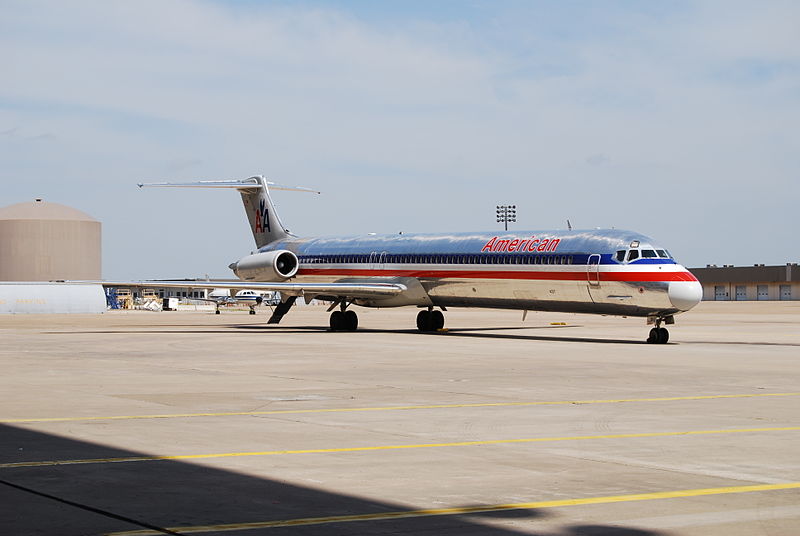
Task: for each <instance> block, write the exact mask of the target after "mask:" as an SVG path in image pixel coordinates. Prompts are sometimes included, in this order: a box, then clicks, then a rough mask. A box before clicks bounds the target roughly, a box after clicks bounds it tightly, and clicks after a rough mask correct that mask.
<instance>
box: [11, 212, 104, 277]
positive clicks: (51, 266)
mask: <svg viewBox="0 0 800 536" xmlns="http://www.w3.org/2000/svg"><path fill="white" fill-rule="evenodd" d="M100 236H101V230H100V222H99V221H97V220H95V219H94V218H92V217H91V216H89V215H88V214H85V213H83V212H81V211H80V210H76V209H74V208H70V207H67V206H65V205H59V204H58V203H48V202H45V201H42V200H41V199H37V200H36V201H34V202H33V203H19V204H17V205H11V206H8V207H5V208H0V281H51V280H54V279H73V280H75V279H78V280H87V279H91V280H97V279H100Z"/></svg>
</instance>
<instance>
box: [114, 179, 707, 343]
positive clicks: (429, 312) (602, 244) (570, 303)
mask: <svg viewBox="0 0 800 536" xmlns="http://www.w3.org/2000/svg"><path fill="white" fill-rule="evenodd" d="M138 186H139V187H140V188H142V187H188V188H230V189H235V190H237V191H238V192H239V193H240V195H241V197H242V202H243V204H244V208H245V212H246V214H247V218H248V221H249V223H250V227H251V230H252V233H253V238H254V239H255V243H256V247H257V248H258V249H257V250H256V251H253V252H251V253H250V254H249V255H246V256H244V257H242V258H241V259H239V260H238V261H236V262H233V263H231V264H230V265H229V268H230V269H231V270H233V272H234V274H235V275H236V276H237V277H238V278H239V279H240V280H241V281H242V283H225V284H226V286H228V287H230V288H232V289H244V288H247V289H253V290H258V291H265V290H271V291H279V292H280V293H281V299H282V301H281V303H280V304H279V305H278V306H277V307H276V308H275V310H274V312H273V314H272V316H271V317H270V319H269V321H268V323H269V324H277V323H279V322H280V321H281V319H282V318H283V316H284V315H286V314H287V313H288V312H289V310H290V309H291V308H292V306H293V305H294V303H295V300H296V299H297V298H298V297H300V296H302V297H304V298H305V300H306V302H309V301H311V299H314V298H318V299H321V300H327V301H332V302H333V304H332V305H331V306H330V308H329V309H328V311H329V312H331V315H330V320H329V326H330V330H331V331H355V330H356V329H357V328H358V316H357V313H356V312H355V311H354V310H353V309H352V307H353V306H360V307H402V306H416V307H418V308H420V311H419V313H418V314H417V318H416V325H417V329H418V330H419V331H421V332H434V331H437V330H442V329H443V328H444V323H445V319H444V314H443V312H446V311H447V310H448V308H450V307H485V308H497V309H516V310H521V311H523V320H524V318H525V315H526V314H527V312H528V311H549V312H569V313H588V314H600V315H618V316H633V317H644V318H646V319H647V325H652V326H653V327H652V328H651V329H650V332H649V334H648V337H647V342H648V343H652V344H666V343H667V342H668V341H669V332H668V330H667V328H665V327H663V326H664V325H670V324H674V322H675V315H677V314H679V313H682V312H685V311H689V310H690V309H692V308H693V307H694V306H695V305H697V304H698V303H699V302H700V300H701V298H702V287H701V285H700V283H699V282H698V280H697V278H695V277H694V276H693V275H692V274H691V273H690V272H689V271H688V270H687V269H686V268H684V267H683V266H682V265H680V264H678V263H677V262H676V261H675V259H674V258H673V257H672V255H670V253H669V252H668V251H667V250H666V249H665V248H663V247H661V246H660V245H659V244H658V243H656V242H655V241H653V240H652V239H651V238H649V237H647V236H645V235H642V234H639V233H635V232H632V231H624V230H617V229H594V230H573V229H569V230H567V231H563V230H537V231H504V232H502V233H497V232H489V233H486V232H457V233H440V234H389V235H376V234H367V235H360V236H322V237H315V238H301V237H298V236H295V235H293V234H291V233H290V232H289V231H288V230H287V229H286V228H285V227H284V225H283V224H282V223H281V220H280V219H279V218H278V215H277V213H276V211H275V207H274V205H273V203H272V198H271V196H270V191H271V190H293V191H304V192H315V191H314V190H311V189H308V188H301V187H287V186H280V185H277V184H274V183H272V182H269V181H267V180H266V178H265V177H264V176H263V175H256V176H252V177H249V178H246V179H237V180H217V181H196V182H188V183H164V182H162V183H148V184H144V183H140V184H139V185H138ZM315 193H319V192H315ZM104 284H105V285H106V286H112V284H111V283H110V282H105V283H104ZM143 284H144V283H143ZM146 284H148V285H156V284H158V285H159V286H174V287H193V288H212V287H213V284H211V283H208V284H205V285H204V284H202V283H198V282H193V281H184V282H174V281H170V282H153V281H149V282H147V283H146Z"/></svg>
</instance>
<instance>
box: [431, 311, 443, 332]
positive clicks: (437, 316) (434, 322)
mask: <svg viewBox="0 0 800 536" xmlns="http://www.w3.org/2000/svg"><path fill="white" fill-rule="evenodd" d="M431 327H432V329H431V331H439V330H440V329H442V328H443V327H444V315H443V314H442V312H441V311H431Z"/></svg>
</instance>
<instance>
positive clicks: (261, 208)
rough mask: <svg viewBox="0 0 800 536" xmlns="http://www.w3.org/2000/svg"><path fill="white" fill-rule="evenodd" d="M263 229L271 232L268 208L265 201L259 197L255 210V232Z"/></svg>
mask: <svg viewBox="0 0 800 536" xmlns="http://www.w3.org/2000/svg"><path fill="white" fill-rule="evenodd" d="M264 231H266V232H268V233H271V232H272V230H271V229H270V227H269V209H268V208H267V203H266V202H265V201H264V200H263V199H261V200H260V201H259V204H258V210H256V232H257V233H263V232H264Z"/></svg>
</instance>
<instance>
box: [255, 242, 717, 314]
mask: <svg viewBox="0 0 800 536" xmlns="http://www.w3.org/2000/svg"><path fill="white" fill-rule="evenodd" d="M275 250H288V251H291V252H293V253H294V254H295V255H297V258H298V260H299V270H298V271H297V275H296V280H297V281H306V282H336V281H347V282H358V281H372V282H374V281H396V282H401V283H403V284H405V285H406V286H409V292H407V293H404V294H403V295H401V296H397V297H392V298H383V299H360V300H356V301H355V303H356V304H358V305H362V306H367V307H392V306H402V305H418V306H439V307H457V306H461V307H493V308H506V309H524V310H543V311H566V312H580V313H600V314H612V315H630V316H658V317H667V316H669V315H672V314H675V313H679V312H682V311H686V310H688V309H691V308H692V307H693V306H694V305H696V304H697V303H698V302H699V301H700V297H701V296H702V290H701V287H700V284H699V283H698V282H697V279H696V278H695V277H694V276H693V275H692V274H691V273H690V272H689V271H688V270H686V268H684V267H683V266H681V265H680V264H678V263H677V262H676V261H675V260H674V259H673V258H672V256H671V255H670V254H669V252H668V251H667V250H666V249H664V248H663V247H659V245H658V244H656V243H654V242H653V240H652V239H650V238H649V237H647V236H644V235H642V234H639V233H635V232H631V231H623V230H616V229H606V230H574V231H557V230H544V231H515V232H504V233H499V234H494V233H463V232H462V233H448V234H396V235H363V236H352V237H319V238H295V237H289V238H286V239H283V240H279V241H276V242H273V243H270V244H268V245H267V246H264V247H262V248H261V249H259V252H268V251H275Z"/></svg>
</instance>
